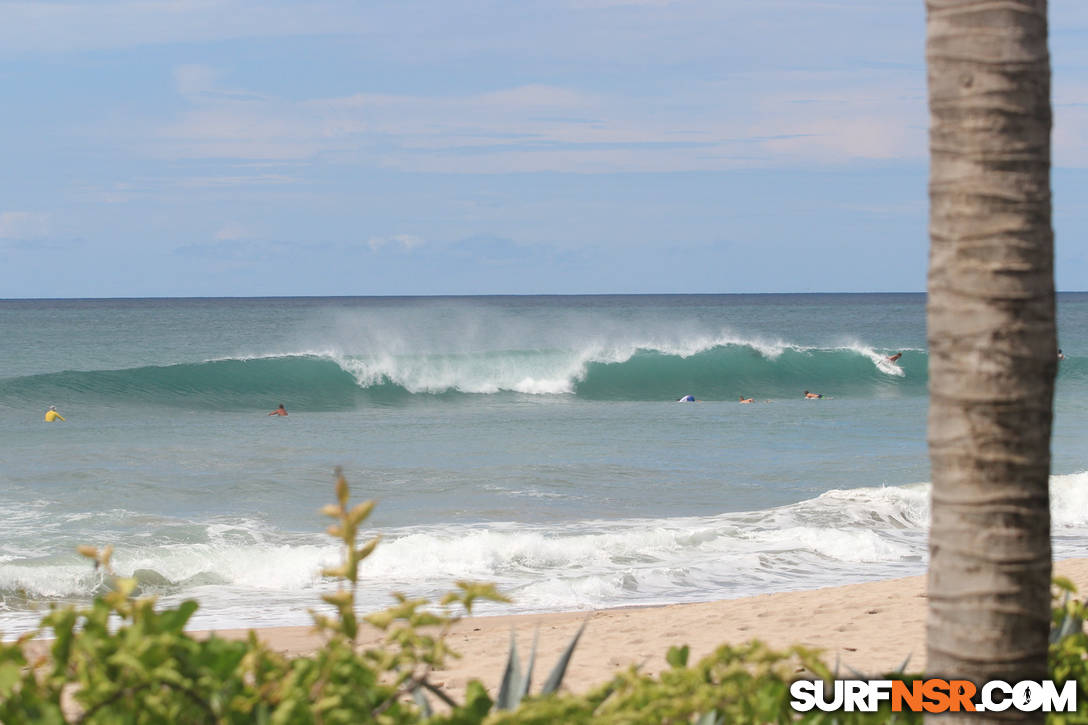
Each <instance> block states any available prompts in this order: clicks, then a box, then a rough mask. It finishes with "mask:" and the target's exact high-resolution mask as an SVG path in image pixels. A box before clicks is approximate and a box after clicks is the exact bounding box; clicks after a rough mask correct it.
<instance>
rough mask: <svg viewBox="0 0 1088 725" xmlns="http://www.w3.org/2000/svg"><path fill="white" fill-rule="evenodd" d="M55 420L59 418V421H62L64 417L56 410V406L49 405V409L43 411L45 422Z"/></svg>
mask: <svg viewBox="0 0 1088 725" xmlns="http://www.w3.org/2000/svg"><path fill="white" fill-rule="evenodd" d="M55 420H59V421H60V422H61V423H63V422H64V417H63V416H62V415H61V414H60V413H58V412H57V406H55V405H50V406H49V410H47V411H45V422H46V423H52V422H53V421H55Z"/></svg>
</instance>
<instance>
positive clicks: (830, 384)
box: [0, 340, 926, 410]
mask: <svg viewBox="0 0 1088 725" xmlns="http://www.w3.org/2000/svg"><path fill="white" fill-rule="evenodd" d="M887 354H888V352H887V351H880V352H878V351H875V350H873V349H871V348H868V347H866V346H863V345H853V346H846V347H834V348H806V347H798V346H789V345H764V344H758V343H752V342H744V341H713V340H711V341H701V342H696V343H693V344H691V345H690V346H688V347H685V348H677V347H675V346H665V345H662V346H653V345H630V346H626V347H615V346H611V347H604V346H600V347H598V346H587V347H586V348H584V349H578V350H504V351H488V352H479V353H456V354H427V355H406V354H401V355H392V354H381V355H372V356H371V355H343V354H338V353H334V352H302V353H298V354H285V355H268V356H260V357H251V358H226V359H218V360H207V361H203V362H191V363H178V364H174V365H153V366H143V367H133V368H125V369H119V370H87V371H81V370H70V371H64V372H54V373H44V374H38V375H27V376H21V377H14V378H7V379H3V380H0V404H6V405H18V404H26V403H35V404H40V403H42V402H56V401H64V402H65V403H69V404H70V403H71V402H72V401H73V400H74V399H79V400H93V401H97V402H101V403H103V404H107V405H125V404H133V403H136V404H149V405H167V406H181V407H188V408H201V409H204V408H207V409H225V410H230V409H244V408H251V407H255V406H263V405H268V404H269V403H274V402H280V401H287V402H289V403H290V405H291V407H292V408H297V409H303V410H339V409H346V408H354V407H357V406H359V405H362V404H366V403H367V402H383V401H385V402H388V401H393V400H397V399H399V398H404V397H407V396H411V395H431V396H435V395H451V394H454V395H456V394H475V395H487V394H497V393H517V394H526V395H575V396H578V397H581V398H586V399H593V400H671V399H675V398H676V397H677V396H678V395H679V394H684V393H692V394H694V395H695V396H696V397H698V398H700V399H704V400H730V399H733V398H735V397H737V396H739V395H741V394H744V395H757V396H760V397H768V396H783V397H795V396H796V395H797V393H798V391H800V390H802V389H807V388H811V389H814V390H821V391H824V392H830V393H832V394H834V395H838V396H884V395H922V394H924V393H925V384H926V356H925V353H923V352H918V351H910V350H908V351H905V352H904V354H903V358H902V359H901V360H900V361H899V364H898V365H893V364H890V363H888V362H887V361H886V360H885V356H886V355H887Z"/></svg>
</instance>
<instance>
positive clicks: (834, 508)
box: [0, 473, 1088, 627]
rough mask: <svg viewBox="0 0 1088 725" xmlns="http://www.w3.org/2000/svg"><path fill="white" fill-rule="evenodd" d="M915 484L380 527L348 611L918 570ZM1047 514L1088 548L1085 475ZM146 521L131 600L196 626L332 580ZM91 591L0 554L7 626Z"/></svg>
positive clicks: (307, 598)
mask: <svg viewBox="0 0 1088 725" xmlns="http://www.w3.org/2000/svg"><path fill="white" fill-rule="evenodd" d="M929 490H930V485H929V484H928V483H916V484H909V485H906V486H887V487H867V488H858V489H839V490H831V491H827V492H825V493H823V494H821V495H819V496H817V497H815V498H810V499H806V500H803V501H800V502H798V503H794V504H790V505H786V506H780V507H774V508H769V509H763V510H759V511H749V512H737V513H725V514H718V515H713V516H692V517H675V518H660V519H623V520H616V521H601V520H588V521H577V522H568V523H564V524H552V525H526V524H515V523H502V522H499V523H492V524H473V525H448V524H447V525H428V526H413V527H401V528H395V529H386V530H382V531H380V532H379V533H382V534H383V536H384V541H383V542H382V544H381V545H380V546H379V547H378V548H377V550H376V552H375V553H374V555H373V556H372V557H370V558H369V559H367V560H366V561H365V562H364V564H363V566H362V568H361V575H362V584H361V592H360V602H361V607H362V608H364V609H374V608H378V607H383V606H386V605H387V604H388V603H389V592H391V591H404V592H407V593H409V594H410V595H411V596H428V597H432V598H433V597H435V596H437V595H439V594H440V593H441V592H443V591H445V589H446V588H447V587H450V586H452V582H453V581H455V580H457V579H475V580H481V581H489V582H494V583H496V584H498V585H499V586H500V588H501V589H502V590H503V591H505V592H506V593H508V594H510V595H511V596H512V597H513V599H514V605H512V606H505V605H504V606H503V607H501V608H495V607H491V608H490V609H487V610H486V611H491V612H510V611H515V612H517V611H522V612H525V611H555V610H569V609H586V608H600V607H614V606H623V605H636V604H650V603H657V604H661V603H665V602H680V601H699V600H705V599H708V598H710V599H715V598H720V597H723V596H731V597H737V596H746V595H751V594H757V593H763V592H768V591H784V590H791V589H800V588H813V587H820V586H833V585H837V584H842V583H846V582H849V581H860V580H864V579H874V578H883V577H893V576H907V575H911V574H918V573H921V572H922V571H924V567H925V564H926V558H927V554H926V541H927V529H928V522H929ZM1051 509H1052V515H1053V522H1054V546H1055V549H1054V551H1055V556H1057V557H1059V558H1060V557H1068V556H1084V555H1086V554H1088V550H1086V549H1085V540H1086V539H1085V534H1086V533H1088V473H1078V474H1069V475H1059V476H1052V477H1051ZM2 510H3V509H2V508H0V511H2ZM131 515H132V514H131V513H130V512H126V511H123V510H111V511H104V512H100V513H98V514H93V515H89V516H90V519H93V520H88V519H87V517H86V516H85V515H78V514H77V515H75V516H73V517H69V519H70V520H66V521H56V520H55V517H50V519H49V520H48V521H38V520H37V519H36V518H35V516H36V514H35V512H34V509H32V508H31V509H26V508H24V509H22V510H21V513H18V515H17V516H16V517H15V518H14V520H13V522H14V525H15V526H16V528H21V527H23V528H27V529H28V530H29V529H30V528H31V527H35V526H42V525H44V526H45V527H46V528H49V527H56V528H58V529H66V530H67V529H70V528H72V527H73V526H78V525H93V526H94V528H95V529H97V530H107V531H108V530H112V529H114V528H116V527H118V526H123V525H124V522H125V521H126V519H128V518H129V517H130V516H131ZM148 524H149V526H150V529H151V530H152V531H153V532H154V534H153V536H151V537H146V538H145V537H141V538H137V539H129V540H128V541H126V542H124V543H122V544H120V545H119V546H118V548H117V551H116V554H115V556H114V565H115V567H116V569H117V570H118V572H119V573H120V574H122V575H124V576H134V577H135V578H136V579H137V580H138V582H139V584H140V589H141V592H142V593H144V594H157V595H160V596H163V597H165V598H166V599H167V601H176V600H177V599H180V598H184V597H192V596H196V597H198V598H199V600H200V601H201V603H202V611H206V612H207V614H199V613H198V622H197V625H200V621H203V622H204V624H203V625H201V626H211V625H215V626H220V627H222V626H228V625H229V624H230V623H232V622H248V623H250V624H252V623H254V620H253V617H254V616H255V614H254V613H255V612H256V613H257V614H258V615H259V616H263V617H268V618H269V619H268V620H262V623H288V622H294V623H301V622H304V621H305V614H303V613H304V612H305V610H306V608H307V607H311V606H313V605H314V604H315V603H316V602H317V597H318V594H319V593H320V592H321V591H323V590H325V589H327V588H329V587H331V586H332V584H331V582H329V581H327V580H323V579H322V578H321V577H320V576H319V574H318V572H319V570H320V569H321V568H322V567H323V566H329V565H330V564H332V563H334V562H335V561H336V560H337V557H338V556H339V551H338V549H337V547H336V545H335V544H334V543H332V542H331V540H330V539H328V537H324V536H321V535H317V534H298V533H290V532H285V531H282V530H279V529H276V528H275V527H270V526H269V525H268V523H267V522H265V521H262V520H258V519H226V518H219V519H216V520H213V521H206V522H194V521H182V520H178V519H157V520H156V521H154V522H150V521H149V522H148ZM372 533H375V532H368V533H367V534H366V535H370V534H372ZM103 586H104V583H103V581H102V578H101V576H99V575H96V574H95V573H94V572H93V571H92V570H91V568H90V567H88V565H87V562H86V561H85V560H82V559H81V558H80V557H79V556H78V555H76V554H74V553H72V548H71V547H68V548H66V551H65V553H49V552H44V551H38V550H18V551H17V550H14V549H10V548H8V549H2V548H0V614H4V615H6V616H5V619H7V620H8V621H9V622H12V623H21V622H22V621H23V620H24V619H25V620H26V621H27V622H29V621H31V620H32V619H33V617H32V616H31V615H32V614H33V613H32V612H29V611H28V609H29V607H31V606H33V604H34V603H35V602H46V601H56V600H70V601H83V600H85V599H86V598H88V597H90V596H91V595H92V594H94V593H96V592H99V591H101V590H102V588H103ZM258 602H259V605H258V604H257V603H258ZM271 605H278V606H271ZM20 610H22V613H21V614H20ZM292 611H293V612H294V614H293V615H292V614H290V613H291V612H292ZM201 616H210V617H212V619H210V620H199V617H201ZM292 616H293V617H294V619H291V618H290V617H292ZM194 626H196V625H194Z"/></svg>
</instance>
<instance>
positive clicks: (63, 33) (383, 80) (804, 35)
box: [0, 0, 1088, 297]
mask: <svg viewBox="0 0 1088 725" xmlns="http://www.w3.org/2000/svg"><path fill="white" fill-rule="evenodd" d="M1050 19H1051V53H1052V62H1053V67H1054V89H1053V90H1054V102H1055V132H1054V162H1055V169H1054V173H1053V179H1054V190H1055V229H1056V232H1057V254H1058V262H1057V281H1058V287H1059V289H1062V290H1085V289H1088V253H1086V252H1085V249H1084V246H1083V245H1082V244H1080V243H1079V237H1081V236H1083V235H1084V234H1085V232H1086V231H1088V206H1086V205H1085V204H1084V203H1083V201H1082V197H1083V195H1084V193H1085V190H1086V188H1088V3H1085V2H1083V0H1051V3H1050ZM924 33H925V17H924V2H923V0H855V1H851V0H826V1H820V0H760V1H759V2H753V1H750V0H743V1H742V0H549V1H544V0H503V1H500V0H476V1H474V2H467V1H464V0H433V1H428V2H422V1H418V0H398V1H397V2H382V1H374V2H359V1H358V0H351V1H350V2H348V1H345V2H339V1H337V0H328V1H326V2H321V1H315V2H294V3H283V2H276V1H275V0H272V1H269V2H248V1H225V2H210V1H202V0H170V1H165V0H159V1H143V0H126V1H124V2H115V1H114V0H102V1H100V2H75V1H73V2H39V1H34V2H2V1H0V92H2V96H0V97H2V99H3V100H2V102H0V103H2V106H0V109H2V112H0V159H2V164H3V167H4V172H3V173H2V174H0V260H2V263H0V297H113V296H123V297H127V296H206V295H370V294H506V293H515V294H516V293H624V292H631V293H643V292H723V293H729V292H810V291H815V292H822V291H826V292H837V291H921V290H923V289H924V287H925V265H926V253H927V244H928V238H927V231H926V219H927V208H926V204H927V197H926V175H927V167H926V163H927V161H926V155H927V145H926V143H927V141H926V127H927V123H928V113H927V110H926V105H925V67H924Z"/></svg>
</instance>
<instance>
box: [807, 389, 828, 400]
mask: <svg viewBox="0 0 1088 725" xmlns="http://www.w3.org/2000/svg"><path fill="white" fill-rule="evenodd" d="M822 397H824V395H823V393H810V392H808V391H807V390H806V391H805V400H819V399H820V398H822Z"/></svg>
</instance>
